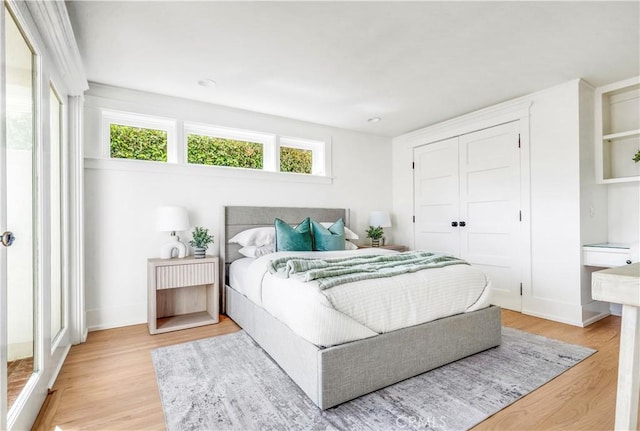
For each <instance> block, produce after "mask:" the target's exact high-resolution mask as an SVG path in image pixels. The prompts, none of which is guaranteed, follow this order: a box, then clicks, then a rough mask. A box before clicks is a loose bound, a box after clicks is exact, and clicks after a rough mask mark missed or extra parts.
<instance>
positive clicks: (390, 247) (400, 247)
mask: <svg viewBox="0 0 640 431" xmlns="http://www.w3.org/2000/svg"><path fill="white" fill-rule="evenodd" d="M358 248H376V247H371V246H370V245H360V246H358ZM377 248H386V249H387V250H395V251H407V247H406V246H404V245H395V244H387V245H381V246H380V247H377Z"/></svg>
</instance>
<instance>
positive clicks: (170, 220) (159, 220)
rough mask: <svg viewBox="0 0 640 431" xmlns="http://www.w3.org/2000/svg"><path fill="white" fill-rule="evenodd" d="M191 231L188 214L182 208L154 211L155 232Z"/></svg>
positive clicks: (165, 208)
mask: <svg viewBox="0 0 640 431" xmlns="http://www.w3.org/2000/svg"><path fill="white" fill-rule="evenodd" d="M189 229H191V225H190V224H189V214H187V210H186V209H184V208H183V207H176V206H166V207H159V208H158V209H157V211H156V230H158V231H161V232H174V231H184V230H189Z"/></svg>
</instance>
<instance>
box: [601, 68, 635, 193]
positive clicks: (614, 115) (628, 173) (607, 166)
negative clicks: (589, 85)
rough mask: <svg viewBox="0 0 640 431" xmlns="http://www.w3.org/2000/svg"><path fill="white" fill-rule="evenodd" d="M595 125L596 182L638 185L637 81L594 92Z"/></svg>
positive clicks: (628, 81) (602, 88) (609, 86)
mask: <svg viewBox="0 0 640 431" xmlns="http://www.w3.org/2000/svg"><path fill="white" fill-rule="evenodd" d="M595 125H596V130H595V140H596V172H597V179H598V182H599V183H604V184H609V183H621V182H628V181H640V163H636V162H634V161H633V157H634V155H635V154H636V152H637V151H638V149H640V77H635V78H631V79H627V80H625V81H620V82H616V83H614V84H610V85H607V86H604V87H599V88H597V89H596V98H595Z"/></svg>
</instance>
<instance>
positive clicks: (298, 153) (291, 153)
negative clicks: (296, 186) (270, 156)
mask: <svg viewBox="0 0 640 431" xmlns="http://www.w3.org/2000/svg"><path fill="white" fill-rule="evenodd" d="M312 155H313V152H312V151H311V150H303V149H301V148H293V147H283V146H280V172H293V173H297V174H310V173H311V160H312V159H313V157H312Z"/></svg>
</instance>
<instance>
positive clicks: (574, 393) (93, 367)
mask: <svg viewBox="0 0 640 431" xmlns="http://www.w3.org/2000/svg"><path fill="white" fill-rule="evenodd" d="M502 321H503V324H504V325H506V326H510V327H513V328H518V329H522V330H525V331H528V332H531V333H535V334H540V335H544V336H546V337H550V338H555V339H558V340H562V341H566V342H569V343H575V344H580V345H583V346H588V347H592V348H594V349H598V352H597V353H596V354H594V355H592V356H591V357H590V358H588V359H586V360H585V361H583V362H582V363H580V364H578V365H577V366H575V367H573V368H572V369H570V370H568V371H567V372H565V373H564V374H562V375H561V376H559V377H557V378H556V379H554V380H552V381H551V382H549V383H547V384H546V385H544V386H543V387H541V388H540V389H538V390H536V391H534V392H533V393H531V394H529V395H527V396H525V397H524V398H522V399H521V400H519V401H517V402H516V403H514V404H512V405H511V406H509V407H507V408H506V409H504V410H502V411H500V412H498V413H497V414H496V415H494V416H492V417H491V418H489V419H487V420H486V421H484V422H482V423H481V424H479V425H478V426H477V427H476V428H474V429H477V430H487V429H498V430H532V429H539V430H610V429H613V423H614V407H615V393H616V379H617V368H618V359H617V358H618V348H619V341H620V318H619V317H613V316H611V317H608V318H606V319H603V320H601V321H599V322H596V323H594V324H593V325H591V326H589V327H587V328H577V327H573V326H569V325H564V324H561V323H556V322H551V321H548V320H543V319H538V318H535V317H531V316H525V315H522V314H520V313H514V312H511V311H504V310H503V312H502ZM238 329H239V328H238V326H236V325H235V323H234V322H233V321H231V320H230V319H228V318H224V317H222V320H221V322H220V323H219V324H217V325H211V326H204V327H200V328H194V329H187V330H183V331H177V332H171V333H166V334H159V335H148V333H147V328H146V325H135V326H129V327H125V328H118V329H109V330H104V331H97V332H91V333H90V334H89V338H88V340H87V342H86V343H84V344H81V345H78V346H73V347H72V348H71V351H70V353H69V356H68V357H67V360H66V361H65V364H64V366H63V367H62V370H61V372H60V375H59V377H58V380H57V381H56V383H55V385H54V387H53V390H52V393H51V394H50V395H49V397H48V398H47V401H46V403H45V405H44V406H43V408H42V411H41V412H40V415H39V417H38V420H37V421H36V424H35V425H34V428H35V429H46V430H53V429H55V428H56V426H57V427H59V429H60V430H62V431H70V430H79V429H82V430H143V429H144V430H149V429H151V430H154V429H158V430H160V429H164V418H163V414H162V406H161V404H160V397H159V394H158V388H157V385H156V377H155V371H154V368H153V364H152V362H151V355H150V353H149V352H150V351H151V350H152V349H154V348H157V347H161V346H166V345H171V344H177V343H183V342H187V341H191V340H195V339H199V338H205V337H213V336H217V335H222V334H227V333H231V332H235V331H237V330H238Z"/></svg>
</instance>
